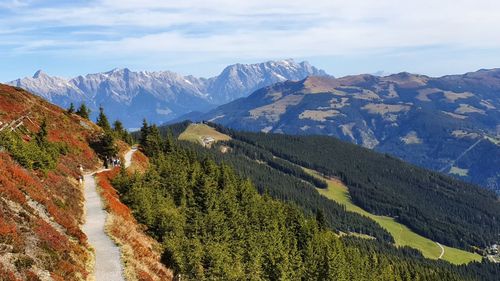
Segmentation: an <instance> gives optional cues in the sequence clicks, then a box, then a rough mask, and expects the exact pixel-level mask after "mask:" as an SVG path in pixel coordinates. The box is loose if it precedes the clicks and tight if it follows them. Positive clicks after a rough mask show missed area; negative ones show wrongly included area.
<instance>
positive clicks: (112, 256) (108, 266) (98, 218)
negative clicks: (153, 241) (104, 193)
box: [83, 170, 125, 281]
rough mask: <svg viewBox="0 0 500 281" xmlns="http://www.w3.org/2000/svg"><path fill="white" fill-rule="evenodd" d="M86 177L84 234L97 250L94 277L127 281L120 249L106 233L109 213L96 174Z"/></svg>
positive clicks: (108, 280) (100, 279) (103, 279)
mask: <svg viewBox="0 0 500 281" xmlns="http://www.w3.org/2000/svg"><path fill="white" fill-rule="evenodd" d="M102 171H104V170H100V171H97V172H94V173H91V174H87V175H85V176H84V188H85V214H86V221H85V224H84V225H83V232H85V234H86V235H87V237H88V240H89V243H90V245H92V247H93V248H94V250H95V266H94V276H95V280H96V281H121V280H123V281H125V278H124V277H123V266H122V263H121V259H120V249H119V248H118V247H117V246H116V245H115V243H114V242H113V241H112V240H111V238H110V237H109V236H108V235H107V234H106V232H105V231H104V228H105V225H106V217H107V215H108V213H107V212H106V211H105V210H104V209H103V208H104V206H103V204H102V201H101V196H100V195H99V193H98V192H97V189H96V182H95V178H94V176H95V174H96V173H98V172H102Z"/></svg>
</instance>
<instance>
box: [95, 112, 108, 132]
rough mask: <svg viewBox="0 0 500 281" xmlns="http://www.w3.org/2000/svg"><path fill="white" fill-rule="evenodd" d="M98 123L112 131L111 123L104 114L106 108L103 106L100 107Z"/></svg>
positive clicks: (105, 129)
mask: <svg viewBox="0 0 500 281" xmlns="http://www.w3.org/2000/svg"><path fill="white" fill-rule="evenodd" d="M96 124H97V125H98V126H99V127H101V128H102V129H103V130H104V131H111V125H110V124H109V121H108V117H106V114H104V108H103V107H102V106H100V107H99V116H98V117H97V122H96Z"/></svg>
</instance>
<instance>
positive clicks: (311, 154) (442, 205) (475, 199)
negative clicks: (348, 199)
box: [219, 127, 500, 249]
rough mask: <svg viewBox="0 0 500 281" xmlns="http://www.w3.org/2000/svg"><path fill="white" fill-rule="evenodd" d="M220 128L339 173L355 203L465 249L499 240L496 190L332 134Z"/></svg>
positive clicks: (301, 162)
mask: <svg viewBox="0 0 500 281" xmlns="http://www.w3.org/2000/svg"><path fill="white" fill-rule="evenodd" d="M219 129H220V130H221V131H224V132H226V133H229V134H230V135H231V136H232V137H233V138H236V139H238V140H240V141H243V142H247V143H250V144H253V145H255V146H257V147H260V148H262V149H264V150H267V151H269V152H271V153H272V154H274V155H276V156H278V157H281V158H283V159H286V160H289V161H291V162H293V163H297V164H299V165H301V166H304V167H308V168H311V169H314V170H317V171H319V172H321V173H323V174H325V175H327V176H334V177H339V178H340V179H341V180H342V181H343V182H344V183H346V184H347V186H348V187H349V192H350V194H351V196H352V199H353V201H354V202H355V203H356V204H357V205H359V206H361V207H362V208H364V209H365V210H367V211H369V212H371V213H374V214H380V215H386V216H391V217H395V218H397V220H398V221H400V222H401V223H403V224H405V225H407V226H409V227H410V228H411V229H412V230H414V231H415V232H417V233H419V234H421V235H423V236H426V237H428V238H431V239H433V240H435V241H438V242H441V243H443V244H446V245H449V246H454V247H460V248H466V249H467V248H469V247H471V246H487V245H490V244H493V243H495V242H498V234H499V233H500V222H499V218H498V214H499V213H500V203H499V201H498V198H497V197H496V195H495V194H494V193H493V192H490V191H486V190H484V189H481V188H479V187H477V186H474V185H472V184H467V183H464V182H461V181H458V180H455V179H453V178H450V177H448V176H445V175H442V174H439V173H436V172H431V171H428V170H425V169H422V168H418V167H415V166H413V165H410V164H406V163H404V162H403V161H401V160H398V159H395V158H393V157H390V156H388V155H383V154H379V153H375V152H373V151H370V150H368V149H365V148H361V147H358V146H355V145H352V144H348V143H345V142H342V141H339V140H337V139H334V138H331V137H325V136H286V135H277V134H263V133H242V132H236V131H228V130H226V129H224V128H222V127H220V128H219Z"/></svg>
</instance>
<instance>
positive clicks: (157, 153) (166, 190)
mask: <svg viewBox="0 0 500 281" xmlns="http://www.w3.org/2000/svg"><path fill="white" fill-rule="evenodd" d="M148 127H149V126H148ZM148 131H149V133H145V134H144V135H143V139H144V140H145V141H149V142H150V143H153V144H155V145H152V146H148V147H146V148H143V150H144V152H145V154H146V155H151V158H150V161H151V166H150V169H149V170H147V171H146V172H145V173H144V174H133V175H129V174H127V173H124V172H123V173H120V174H119V175H118V176H117V177H116V178H115V179H114V181H113V185H114V186H115V187H116V188H117V190H118V191H119V193H120V198H121V200H122V201H123V202H124V203H125V204H127V205H128V206H129V207H130V208H131V209H132V210H133V214H134V216H135V217H136V218H137V219H138V220H139V221H140V222H141V223H143V224H144V225H145V226H146V227H147V229H148V232H149V233H150V234H151V235H152V236H153V237H155V238H156V239H157V240H158V241H160V242H161V243H162V245H163V248H164V252H163V262H164V263H165V264H166V265H167V266H168V267H170V268H172V269H173V270H174V271H175V273H176V274H180V275H181V276H182V279H183V280H474V279H475V278H474V274H476V273H475V272H474V271H472V272H469V271H461V270H459V269H458V267H455V266H452V265H450V264H448V263H446V262H441V261H430V260H426V259H424V258H423V257H422V256H421V255H420V254H419V253H418V252H416V251H413V250H408V249H407V250H404V251H400V250H396V248H394V247H392V246H390V245H389V244H384V246H383V247H387V248H389V249H392V250H387V249H384V248H379V247H378V246H376V244H374V243H370V242H367V241H369V240H366V241H359V239H354V238H349V239H347V240H346V239H344V238H342V237H341V236H339V235H338V234H336V233H334V232H332V231H331V230H329V229H328V228H326V227H324V226H323V222H322V221H323V219H322V218H321V217H322V214H321V213H318V214H317V215H316V216H310V215H306V214H304V212H302V211H301V210H300V209H298V208H297V207H295V206H293V205H291V204H288V203H284V202H281V201H278V200H275V199H272V198H271V197H270V196H269V195H266V194H264V195H260V194H259V193H258V192H257V190H256V188H255V187H254V186H253V184H252V182H251V181H250V180H248V179H244V178H242V177H240V176H238V175H237V174H236V173H235V172H234V171H233V170H232V168H230V167H229V166H228V165H225V164H217V163H216V162H215V161H213V160H211V159H209V158H206V159H203V160H200V159H199V157H198V155H197V153H196V152H195V151H193V150H190V149H186V148H183V147H182V146H179V145H177V144H176V143H175V141H174V140H173V139H172V137H170V138H167V140H164V139H163V138H161V137H159V136H158V135H157V134H156V132H154V130H148ZM145 132H146V131H145ZM148 139H149V140H148ZM156 144H158V146H156ZM479 268H482V267H481V266H479ZM488 278H489V277H488ZM492 278H495V277H494V276H493V277H492ZM492 278H491V280H494V279H492ZM485 280H488V279H485Z"/></svg>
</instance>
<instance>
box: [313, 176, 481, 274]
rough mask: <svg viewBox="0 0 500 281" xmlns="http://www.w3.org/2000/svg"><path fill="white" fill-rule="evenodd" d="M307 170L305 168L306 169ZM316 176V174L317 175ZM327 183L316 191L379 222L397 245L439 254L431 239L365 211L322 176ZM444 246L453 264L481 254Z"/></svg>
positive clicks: (434, 255)
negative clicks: (323, 187)
mask: <svg viewBox="0 0 500 281" xmlns="http://www.w3.org/2000/svg"><path fill="white" fill-rule="evenodd" d="M306 170H307V169H306ZM307 171H308V172H309V173H311V174H315V175H317V174H316V173H314V172H313V171H311V170H307ZM317 176H318V175H317ZM324 179H325V180H326V181H327V183H328V188H327V189H318V192H319V193H321V194H322V195H323V196H325V197H327V198H329V199H331V200H334V201H337V202H338V203H340V204H342V205H345V206H346V209H347V210H348V211H351V212H356V213H359V214H361V215H364V216H367V217H369V218H371V219H373V220H374V221H376V222H377V223H378V224H380V225H381V226H382V227H383V228H385V229H386V230H387V231H389V232H390V233H391V235H392V236H393V237H394V240H395V241H396V245H398V246H409V247H412V248H415V249H418V250H420V251H421V252H422V254H423V255H424V256H425V257H427V258H430V259H437V258H438V257H439V255H440V254H441V248H440V247H439V246H438V245H437V244H436V243H435V242H434V241H432V240H430V239H427V238H425V237H423V236H420V235H418V234H416V233H415V232H413V231H411V230H410V229H409V228H408V227H406V226H405V225H403V224H400V223H398V222H396V221H395V220H394V218H390V217H385V216H376V215H373V214H371V213H368V212H367V211H365V210H363V209H361V208H360V207H358V206H356V205H354V204H353V203H352V201H351V198H350V196H349V190H348V189H347V187H346V186H345V185H344V184H342V183H341V182H339V181H337V180H329V179H327V178H324ZM443 247H444V248H445V252H444V255H443V257H442V259H444V260H446V261H449V262H451V263H454V264H464V263H468V262H471V261H474V260H476V261H480V260H481V256H480V255H478V254H474V253H470V252H466V251H463V250H459V249H455V248H450V247H447V246H443Z"/></svg>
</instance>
